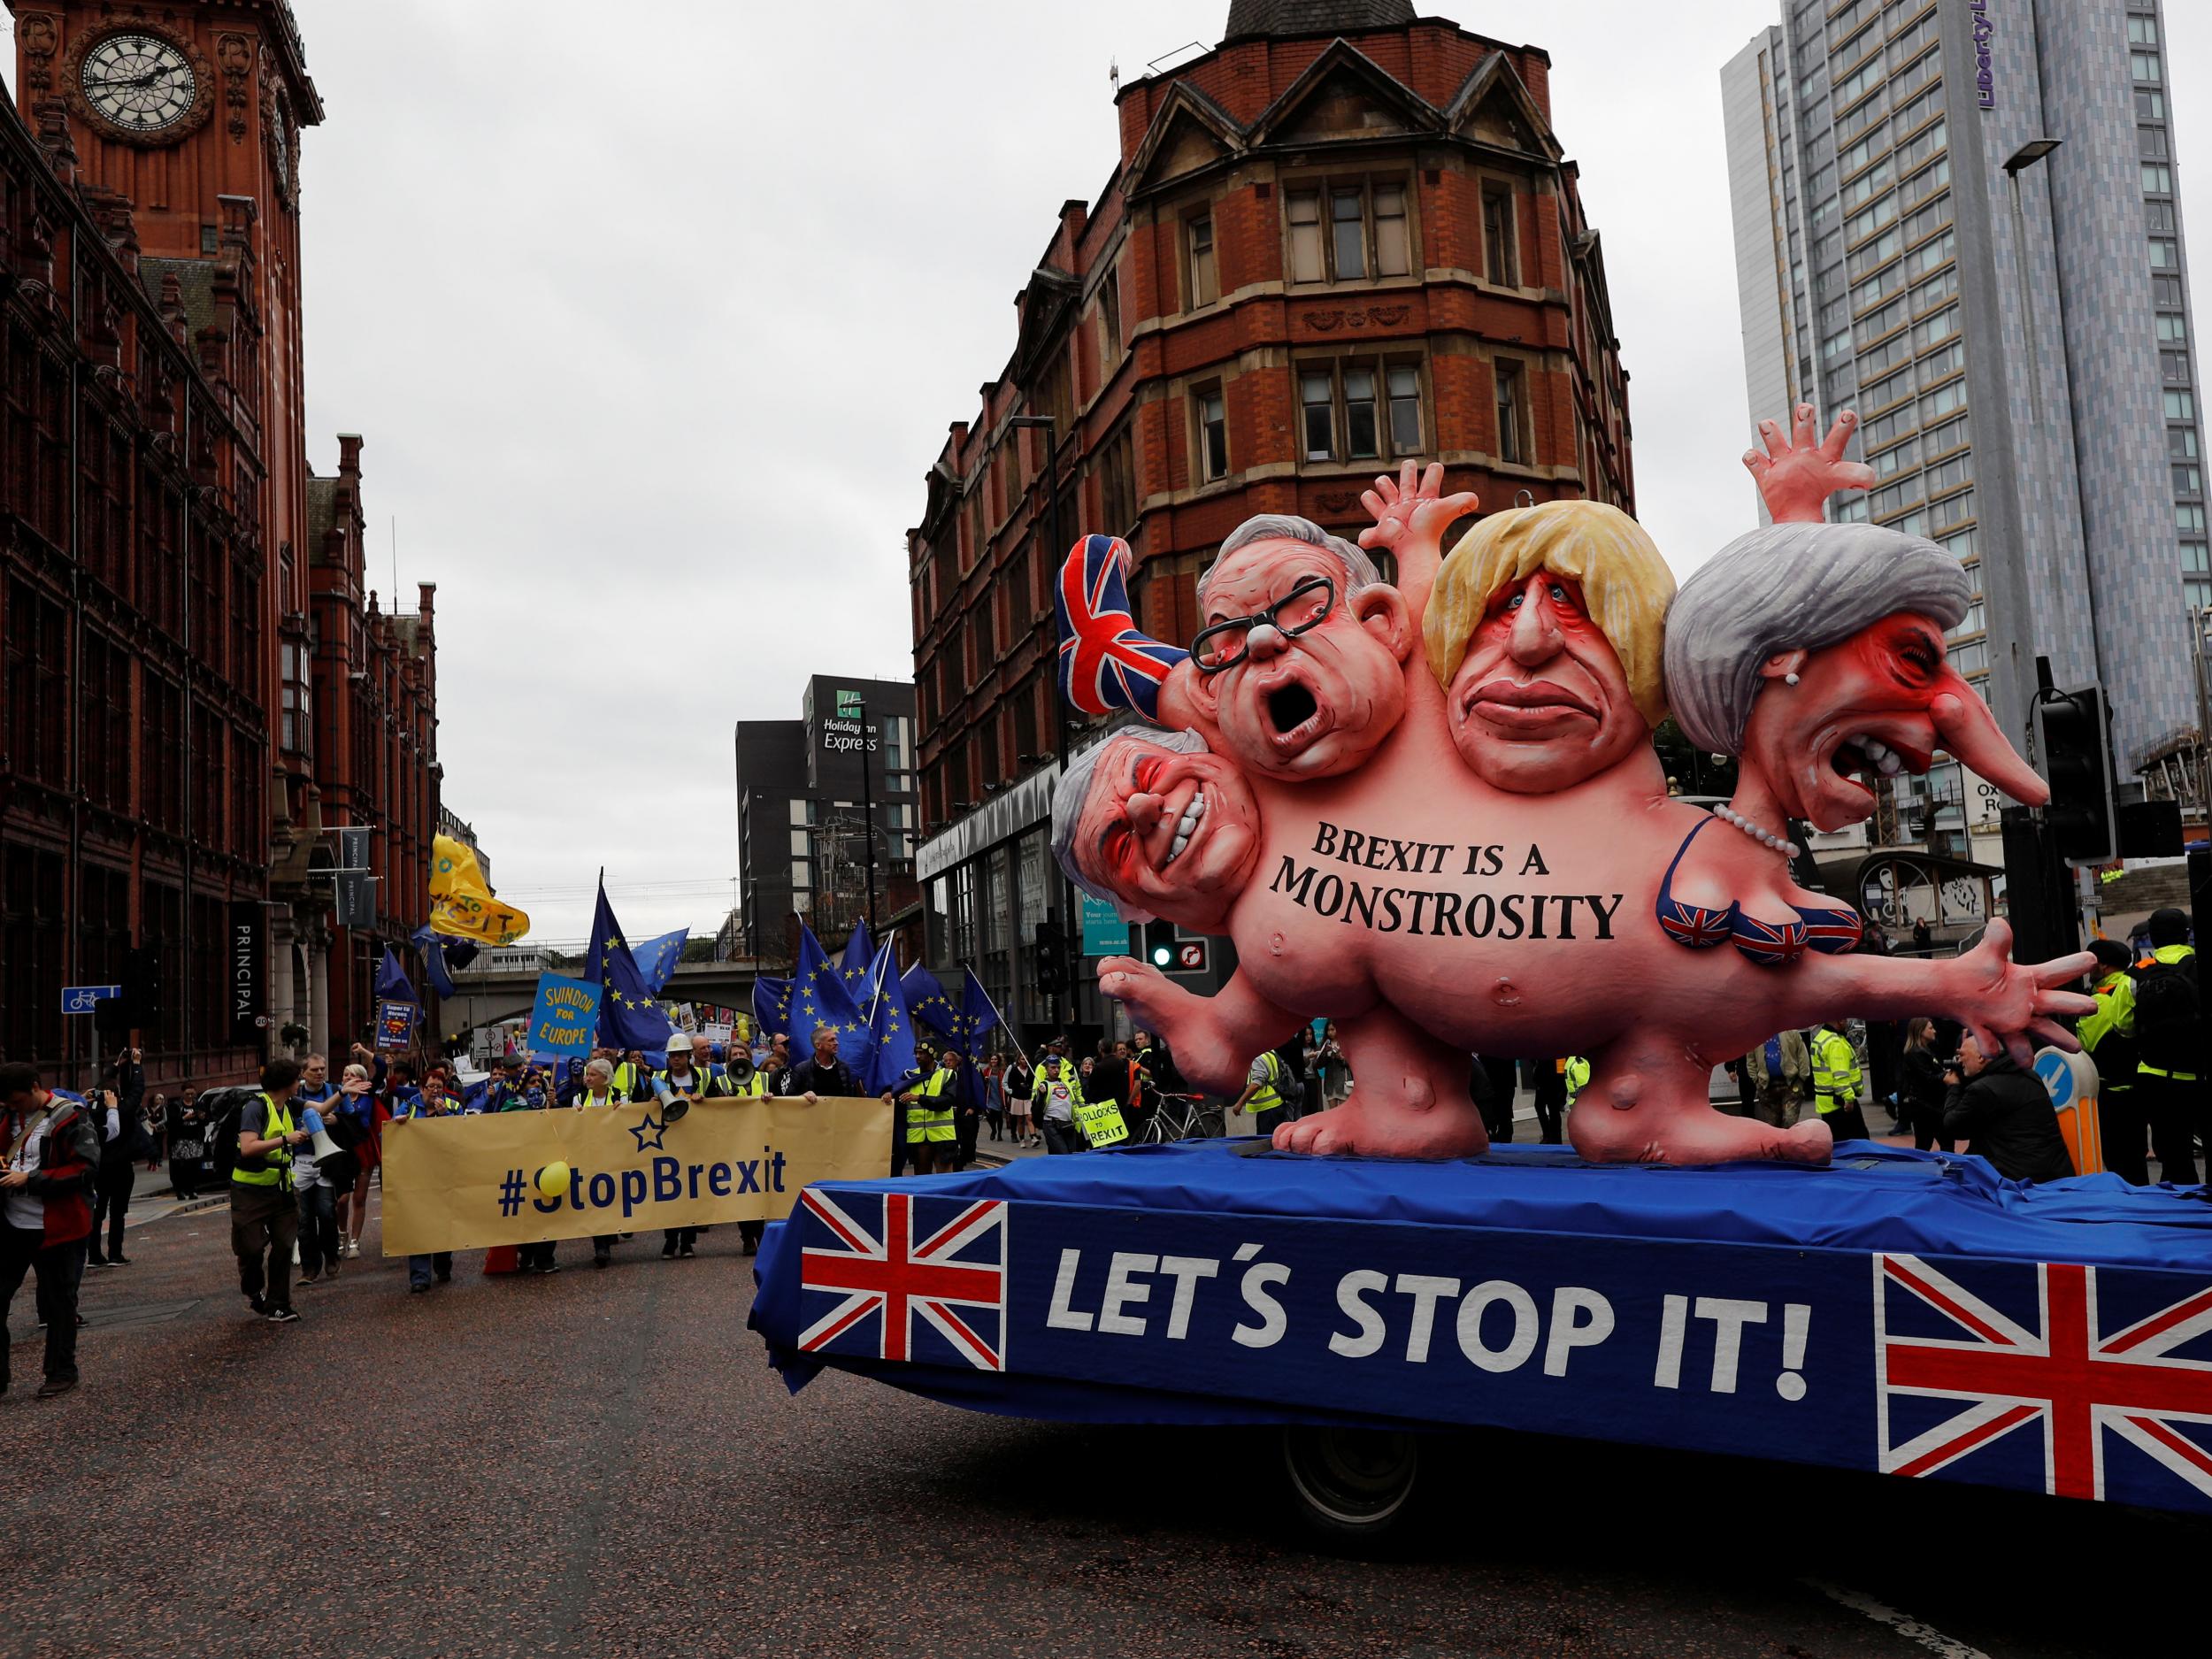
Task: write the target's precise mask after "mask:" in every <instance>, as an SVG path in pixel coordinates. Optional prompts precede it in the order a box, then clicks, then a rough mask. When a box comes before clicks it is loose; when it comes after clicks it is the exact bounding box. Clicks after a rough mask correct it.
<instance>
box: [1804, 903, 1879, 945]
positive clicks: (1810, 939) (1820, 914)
mask: <svg viewBox="0 0 2212 1659" xmlns="http://www.w3.org/2000/svg"><path fill="white" fill-rule="evenodd" d="M1797 913H1798V914H1799V915H1800V916H1801V917H1803V918H1805V943H1806V944H1807V945H1808V946H1809V948H1811V949H1814V950H1817V951H1818V952H1820V954H1821V955H1822V956H1841V955H1843V954H1844V953H1845V952H1846V951H1850V950H1855V949H1858V944H1859V935H1860V934H1861V933H1863V932H1864V931H1865V929H1864V927H1863V926H1862V925H1861V923H1860V921H1859V913H1858V912H1857V911H1856V910H1826V909H1820V910H1807V909H1806V908H1805V907H1804V906H1803V905H1799V906H1798V907H1797Z"/></svg>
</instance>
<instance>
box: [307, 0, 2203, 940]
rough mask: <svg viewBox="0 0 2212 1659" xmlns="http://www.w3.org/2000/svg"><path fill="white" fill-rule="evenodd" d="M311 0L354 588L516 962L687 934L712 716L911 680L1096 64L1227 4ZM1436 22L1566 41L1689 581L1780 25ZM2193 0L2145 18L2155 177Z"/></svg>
mask: <svg viewBox="0 0 2212 1659" xmlns="http://www.w3.org/2000/svg"><path fill="white" fill-rule="evenodd" d="M2101 3H2107V0H2101ZM2108 3H2109V4H2113V5H2114V6H2115V9H2117V0H2108ZM1434 9H1436V10H1440V11H1441V12H1443V13H1444V14H1446V15H1449V16H1453V17H1455V19H1457V20H1458V21H1459V22H1461V23H1462V24H1463V25H1464V26H1465V27H1468V28H1471V29H1474V30H1478V31H1480V32H1482V33H1485V34H1488V35H1495V36H1500V37H1502V38H1504V39H1507V40H1527V41H1532V42H1535V43H1537V44H1540V45H1542V46H1544V47H1545V48H1547V49H1548V50H1549V52H1550V54H1551V58H1552V64H1553V76H1552V87H1553V102H1554V116H1555V121H1556V125H1557V130H1558V134H1559V137H1560V140H1561V142H1563V144H1564V145H1565V146H1566V150H1567V153H1568V154H1569V155H1570V156H1571V157H1575V158H1576V159H1577V160H1578V161H1579V162H1580V163H1581V166H1582V190H1583V199H1584V202H1585V204H1586V207H1587V209H1588V212H1589V217H1590V222H1591V223H1592V224H1593V225H1594V226H1595V227H1598V229H1599V230H1600V231H1601V233H1602V234H1603V237H1604V244H1603V245H1604V249H1605V257H1606V263H1607V273H1608V277H1609V281H1610V284H1611V288H1612V295H1613V303H1614V307H1615V313H1616V316H1615V320H1616V324H1617V328H1618V332H1619V334H1620V339H1621V348H1622V355H1623V357H1624V361H1625V363H1626V365H1627V367H1628V370H1629V372H1630V373H1631V375H1632V379H1633V385H1632V389H1631V399H1632V411H1633V416H1634V421H1635V431H1636V441H1635V467H1636V478H1637V491H1638V500H1639V507H1640V517H1641V518H1643V519H1644V521H1645V522H1646V524H1647V526H1649V527H1650V528H1651V530H1652V532H1653V534H1655V537H1656V538H1657V540H1658V542H1659V545H1660V546H1661V547H1662V548H1663V549H1666V550H1667V552H1668V553H1669V555H1670V557H1672V558H1674V559H1675V560H1676V562H1677V565H1678V568H1680V569H1686V568H1688V566H1689V565H1693V564H1694V563H1695V561H1696V559H1697V558H1698V557H1701V555H1702V553H1704V552H1706V551H1709V550H1710V549H1714V548H1717V547H1718V546H1719V545H1720V544H1721V543H1722V542H1723V541H1725V540H1727V539H1728V538H1729V537H1730V536H1732V535H1733V534H1736V533H1737V532H1739V531H1740V530H1741V529H1743V528H1744V527H1746V526H1747V525H1748V523H1749V522H1750V515H1751V511H1752V498H1751V495H1750V494H1749V491H1748V489H1747V485H1746V481H1745V479H1744V475H1743V473H1742V472H1741V470H1740V466H1739V465H1738V462H1737V458H1736V457H1737V456H1738V455H1739V454H1740V452H1741V450H1742V449H1743V447H1744V444H1745V442H1746V440H1747V436H1748V434H1747V429H1746V422H1745V419H1744V417H1743V414H1742V412H1741V411H1742V405H1743V396H1744V394H1743V377H1742V366H1741V357H1740V349H1739V344H1738V339H1739V335H1738V326H1737V312H1736V292H1735V278H1734V269H1733V261H1732V253H1731V243H1730V233H1729V225H1728V199H1727V175H1726V170H1725V166H1724V156H1723V149H1722V139H1721V119H1720V92H1719V72H1720V67H1721V65H1722V64H1723V63H1724V62H1725V61H1726V60H1727V58H1730V57H1731V56H1732V54H1733V53H1734V52H1735V51H1736V50H1738V49H1739V48H1740V47H1741V46H1742V45H1743V43H1744V42H1745V41H1746V40H1747V39H1748V38H1749V37H1750V35H1751V34H1752V33H1753V31H1754V30H1755V28H1757V27H1761V26H1763V24H1765V23H1767V22H1768V21H1770V20H1772V19H1774V18H1775V17H1776V16H1777V15H1778V0H1677V4H1669V5H1655V4H1650V0H1584V3H1583V4H1579V5H1576V6H1571V7H1568V6H1560V5H1556V4H1533V3H1532V0H1479V3H1478V0H1462V3H1461V4H1449V3H1447V4H1441V5H1440V6H1438V7H1436V8H1434ZM296 10H297V12H298V16H299V20H300V26H301V28H302V30H303V34H304V35H305V37H306V42H307V51H308V60H309V66H310V69H311V73H313V75H314V77H315V81H316V84H317V85H318V87H319V88H320V89H321V92H322V95H323V99H324V103H325V105H326V111H327V119H326V124H325V125H324V126H323V127H320V128H319V129H316V130H313V131H311V132H309V133H308V134H306V135H305V137H304V140H303V144H302V150H303V157H302V163H301V173H302V179H303V215H304V224H303V234H304V237H305V242H306V305H307V319H306V328H307V342H306V345H307V384H308V399H307V403H308V423H309V429H310V432H311V444H310V449H309V455H310V457H311V462H312V464H313V465H314V466H315V467H316V469H317V470H318V471H319V472H330V471H332V470H333V469H334V466H335V465H336V455H337V445H336V441H335V436H334V434H337V433H339V432H342V431H348V432H360V433H362V434H365V437H366V439H367V446H366V449H365V454H364V456H363V466H364V472H365V504H366V508H367V511H368V515H369V519H370V523H371V526H372V529H371V536H370V541H371V544H372V549H373V557H372V559H371V561H370V565H371V569H372V572H373V581H374V584H375V586H376V587H377V588H379V589H380V590H382V591H383V592H384V593H385V594H386V596H387V602H388V598H389V593H390V589H391V588H392V585H393V584H392V579H391V569H392V562H391V557H390V554H389V552H388V546H389V538H390V535H391V527H392V522H393V520H394V519H396V521H397V544H398V561H397V562H398V574H399V580H400V583H401V591H402V592H403V595H406V596H407V603H408V604H409V605H411V603H412V595H413V592H414V584H415V583H416V582H417V581H419V580H435V581H436V582H437V583H438V602H437V603H438V638H439V642H440V650H439V661H438V672H439V712H440V715H441V727H440V739H439V743H440V752H441V756H442V759H443V761H444V764H445V799H446V801H447V803H448V804H449V806H451V808H452V809H453V810H455V811H457V812H458V813H459V814H460V815H461V816H462V817H463V818H466V819H468V820H469V821H470V822H472V824H473V825H474V826H476V829H477V831H478V833H479V834H480V837H481V839H482V841H483V844H484V847H485V849H486V851H487V852H488V855H489V856H490V858H491V861H492V864H493V874H494V877H495V882H496V885H497V886H498V887H499V890H500V892H501V895H503V897H506V898H508V899H510V900H511V902H516V903H518V904H520V905H522V906H523V907H524V908H525V909H526V910H529V911H530V912H531V914H532V915H533V917H534V918H535V922H536V930H535V936H536V937H539V938H541V939H544V940H548V941H563V940H571V939H578V938H580V937H581V936H582V935H583V933H585V931H586V930H587V928H588V925H589V918H590V905H591V887H592V881H593V879H594V876H595V873H596V872H597V870H598V868H599V866H600V865H601V864H604V865H605V866H606V869H607V879H608V886H609V888H610V890H611V894H612V895H613V896H614V899H615V902H616V906H617V909H618V912H619V913H620V916H621V918H622V921H623V923H624V926H626V928H627V929H628V930H629V931H630V932H631V933H634V934H644V933H649V932H656V931H660V930H664V929H666V928H671V927H675V926H683V925H689V926H691V927H692V928H693V929H694V931H695V932H698V931H710V930H711V929H712V928H713V927H714V926H716V925H717V924H718V921H719V919H720V918H721V916H722V915H723V914H724V913H725V912H726V910H727V909H728V907H729V905H730V903H731V902H732V886H733V878H734V877H735V876H736V874H737V837H736V801H735V788H734V784H733V775H732V774H733V767H732V758H731V726H732V723H733V721H735V720H737V719H741V718H747V719H789V718H797V715H798V713H799V697H800V694H801V691H802V689H803V685H804V682H805V680H806V678H807V677H808V676H809V675H810V674H813V673H823V672H851V673H856V674H867V675H878V676H881V677H884V678H887V679H905V678H908V677H909V676H910V674H911V672H912V659H911V654H910V624H909V614H910V612H909V609H908V597H907V588H906V580H905V559H904V540H903V537H904V532H905V529H906V527H907V526H909V525H910V524H911V523H913V522H914V520H915V519H916V518H918V516H919V514H920V511H921V506H922V501H923V491H922V478H923V473H924V472H925V470H926V468H927V466H928V465H929V463H930V461H931V460H932V458H933V457H934V456H935V454H936V452H937V449H938V446H939V445H940V444H941V442H942V441H943V438H944V434H945V428H946V426H947V425H948V424H949V422H951V421H954V420H957V419H967V418H968V417H970V416H971V415H972V413H973V412H974V411H975V409H976V406H977V398H976V388H977V386H978V384H979V382H981V381H983V380H986V379H987V378H990V377H992V376H995V374H996V373H997V372H998V371H999V369H1000V368H1001V367H1002V366H1003V365H1004V363H1005V360H1006V357H1007V356H1008V354H1009V352H1010V349H1011V347H1012V344H1013V321H1014V317H1013V305H1012V299H1013V296H1014V294H1015V291H1016V289H1017V288H1018V287H1019V285H1020V283H1021V281H1022V279H1023V277H1024V275H1025V273H1027V272H1028V271H1029V270H1030V269H1031V268H1032V266H1033V265H1034V264H1035V262H1036V260H1037V257H1038V256H1039V254H1040V253H1041V250H1042V248H1043V245H1044V242H1045V240H1046V238H1047V236H1048V234H1049V232H1050V231H1051V229H1052V227H1053V224H1054V215H1055V212H1056V209H1057V207H1058V205H1059V204H1060V203H1061V202H1062V201H1063V200H1064V199H1066V198H1068V197H1071V196H1079V197H1083V198H1085V199H1087V200H1094V199H1095V198H1096V196H1097V193H1098V190H1099V188H1100V187H1101V186H1102V184H1103V183H1104V181H1105V180H1106V177H1107V174H1108V172H1109V171H1110V168H1111V167H1112V165H1113V164H1114V160H1115V155H1116V140H1115V134H1116V128H1115V117H1114V109H1113V105H1112V103H1111V101H1110V98H1111V88H1110V85H1109V83H1108V80H1107V71H1108V66H1109V65H1110V63H1115V62H1118V64H1119V65H1120V67H1121V71H1122V73H1123V76H1124V77H1125V79H1128V78H1134V77H1135V76H1138V75H1141V74H1142V73H1145V68H1144V66H1145V65H1146V63H1147V61H1148V60H1150V59H1156V58H1160V57H1162V56H1163V55H1164V54H1168V53H1171V52H1173V51H1174V50H1176V49H1178V48H1179V47H1181V46H1183V45H1184V44H1185V43H1186V42H1191V41H1200V42H1212V41H1213V40H1215V39H1217V37H1218V35H1219V34H1220V29H1221V25H1222V22H1223V19H1225V17H1226V15H1227V0H1120V3H1119V4H1113V5H1107V6H1076V5H1064V4H1040V3H1039V0H966V3H965V4H953V5H932V6H920V5H913V4H904V3H903V0H900V3H899V4H882V3H880V0H878V3H876V4H869V3H868V0H860V3H858V4H848V5H845V6H843V7H841V8H838V9H837V10H836V12H834V14H833V15H834V25H833V33H830V32H826V31H825V28H824V27H823V26H824V24H825V22H826V20H827V18H828V14H825V13H823V12H820V11H818V10H815V9H811V8H806V7H799V6H787V5H778V6H769V5H763V4H753V3H751V0H738V3H737V4H729V3H728V0H655V3H654V4H651V5H649V6H646V5H636V6H614V7H611V6H608V5H606V4H603V3H596V0H595V4H581V0H577V3H575V4H564V3H563V0H466V3H465V4H457V0H375V4H364V3H363V0H296ZM2203 12H2212V8H2207V7H2194V6H2189V5H2170V6H2169V8H2168V11H2167V20H2168V25H2169V30H2170V40H2169V43H2168V45H2169V50H2168V57H2169V62H2170V74H2171V75H2172V76H2173V77H2174V79H2175V80H2176V81H2178V83H2179V84H2180V86H2181V87H2182V88H2184V92H2183V96H2180V97H2179V98H2178V99H2177V103H2178V104H2179V105H2180V106H2181V109H2182V111H2183V114H2182V116H2181V119H2180V120H2179V122H2178V131H2177V141H2178V143H2179V146H2180V154H2181V157H2182V162H2183V177H2184V180H2185V182H2187V181H2192V180H2195V179H2197V177H2198V176H2199V175H2198V173H2197V172H2196V169H2195V168H2194V167H2193V166H2192V165H2190V164H2191V163H2192V162H2193V158H2194V157H2196V156H2198V155H2199V154H2200V153H2201V150H2200V147H2199V145H2198V143H2197V140H2198V138H2199V132H2198V124H2197V123H2195V122H2193V121H2192V120H2191V119H2189V115H2188V111H2189V109H2190V107H2191V105H2190V100H2189V98H2188V96H2187V93H2188V92H2189V91H2190V90H2193V89H2194V88H2196V87H2197V86H2198V85H2199V84H2200V77H2199V75H2198V74H2197V73H2196V71H2197V69H2198V66H2199V65H2200V64H2201V63H2202V62H2203V54H2204V51H2205V50H2206V46H2205V42H2206V41H2207V39H2208V37H2212V17H2205V16H2201V15H2199V14H2200V13H2203ZM2198 195H2199V196H2200V195H2201V192H2200V193H2198ZM2199 205H2200V203H2199V199H2198V196H2191V197H2189V198H2187V199H2186V200H2185V210H2186V212H2185V217H2186V218H2187V219H2189V220H2191V221H2192V222H2194V223H2196V224H2198V225H2200V226H2201V225H2204V224H2207V223H2212V220H2208V219H2206V218H2205V217H2204V215H2203V213H2202V212H2200V211H2198V209H2199ZM2208 211H2212V210H2208ZM2203 257H2212V255H2206V254H2205V253H2204V252H2203V251H2202V250H2200V258H2203Z"/></svg>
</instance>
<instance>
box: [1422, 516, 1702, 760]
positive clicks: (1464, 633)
mask: <svg viewBox="0 0 2212 1659" xmlns="http://www.w3.org/2000/svg"><path fill="white" fill-rule="evenodd" d="M1540 571H1548V572H1551V573H1552V574H1553V575H1555V576H1564V577H1567V578H1569V579H1570V580H1573V581H1576V582H1578V583H1580V584H1581V587H1582V599H1583V603H1585V604H1586V605H1587V606H1588V607H1589V609H1590V617H1591V619H1592V620H1593V621H1594V622H1595V623H1596V624H1597V625H1598V627H1599V629H1600V630H1601V632H1602V633H1603V634H1604V635H1605V637H1606V638H1607V639H1608V640H1609V641H1611V642H1612V646H1613V650H1614V653H1615V654H1616V655H1617V656H1618V657H1619V658H1620V659H1621V672H1623V673H1624V674H1625V675H1626V676H1627V678H1628V691H1629V695H1630V696H1631V697H1632V699H1633V700H1634V702H1635V704H1636V711H1637V712H1638V713H1639V714H1640V715H1642V716H1643V717H1644V720H1645V723H1646V724H1647V725H1649V726H1657V725H1658V724H1659V723H1660V722H1661V721H1662V720H1663V719H1665V718H1667V689H1666V683H1665V680H1664V679H1663V666H1664V662H1665V649H1664V645H1663V641H1664V639H1665V624H1666V616H1667V605H1668V603H1669V602H1670V601H1671V600H1672V599H1673V597H1674V572H1672V571H1671V570H1669V569H1668V568H1667V562H1666V560H1664V559H1663V558H1662V557H1659V549H1658V548H1657V547H1656V546H1655V545H1654V544H1653V542H1652V539H1651V538H1650V537H1649V536H1648V535H1647V534H1644V527H1643V526H1641V525H1640V524H1638V523H1637V522H1636V521H1635V520H1634V519H1633V518H1630V517H1629V516H1628V515H1627V514H1626V513H1624V512H1623V511H1621V510H1620V509H1619V508H1617V507H1609V506H1607V505H1606V504H1605V503H1603V502H1599V501H1548V502H1543V503H1539V504H1538V505H1536V506H1533V507H1515V508H1511V509H1509V510H1508V511H1504V512H1494V513H1492V514H1491V515H1490V516H1489V517H1488V518H1482V519H1478V520H1477V521H1476V524H1475V527H1474V528H1473V529H1471V530H1470V531H1468V533H1467V534H1465V535H1463V536H1462V537H1461V538H1460V540H1459V545H1458V546H1457V547H1455V548H1454V549H1452V550H1451V552H1450V554H1449V555H1448V557H1446V558H1445V560H1444V563H1443V565H1442V566H1441V567H1440V568H1439V570H1438V571H1437V572H1436V586H1435V588H1434V589H1433V590H1432V592H1431V593H1430V595H1429V603H1428V612H1427V614H1426V616H1425V618H1423V619H1422V623H1421V636H1422V640H1423V641H1424V642H1425V644H1426V646H1427V647H1428V654H1429V670H1430V672H1432V673H1433V674H1434V675H1435V676H1436V683H1437V684H1438V685H1440V686H1445V687H1448V686H1450V684H1451V683H1452V676H1453V675H1454V674H1455V673H1457V672H1459V665H1460V664H1461V663H1462V662H1463V660H1464V659H1465V658H1466V656H1467V642H1468V641H1470V640H1471V639H1473V638H1474V634H1475V630H1476V629H1477V628H1478V627H1479V626H1482V618H1483V614H1484V612H1485V611H1486V610H1487V609H1488V607H1489V603H1490V599H1491V595H1494V594H1495V593H1496V592H1497V591H1498V589H1499V588H1503V587H1505V586H1507V585H1508V584H1509V583H1513V582H1523V581H1526V580H1528V579H1529V578H1530V577H1532V576H1533V575H1535V574H1536V573H1537V572H1540Z"/></svg>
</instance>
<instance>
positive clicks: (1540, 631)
mask: <svg viewBox="0 0 2212 1659" xmlns="http://www.w3.org/2000/svg"><path fill="white" fill-rule="evenodd" d="M1559 641H1560V634H1559V625H1558V624H1557V623H1556V622H1555V621H1553V620H1552V614H1551V607H1550V606H1549V605H1548V604H1546V603H1544V601H1543V596H1542V595H1541V594H1540V592H1539V591H1538V589H1537V588H1535V587H1533V586H1532V587H1531V588H1529V590H1528V592H1527V593H1526V594H1525V595H1524V596H1523V598H1522V603H1521V608H1520V610H1519V611H1516V612H1515V613H1514V617H1513V633H1512V635H1511V637H1510V638H1509V640H1508V641H1507V649H1509V650H1510V651H1511V652H1512V653H1513V660H1514V661H1515V662H1517V663H1519V664H1521V665H1522V666H1523V667H1525V668H1533V667H1535V666H1536V664H1539V663H1548V662H1549V661H1551V659H1552V658H1553V657H1556V656H1558V655H1559Z"/></svg>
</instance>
